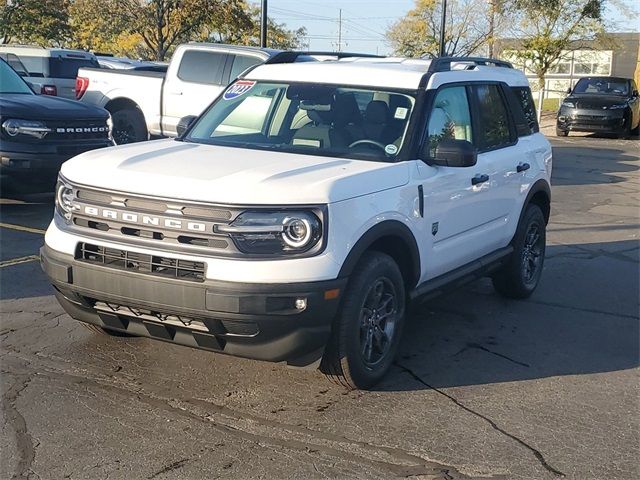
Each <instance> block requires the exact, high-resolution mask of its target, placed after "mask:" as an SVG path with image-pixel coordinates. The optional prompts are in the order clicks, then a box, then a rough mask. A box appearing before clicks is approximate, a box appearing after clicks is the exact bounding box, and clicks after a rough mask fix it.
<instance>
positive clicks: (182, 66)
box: [76, 43, 354, 144]
mask: <svg viewBox="0 0 640 480" xmlns="http://www.w3.org/2000/svg"><path fill="white" fill-rule="evenodd" d="M347 55H354V54H345V53H341V54H331V56H329V55H326V57H327V58H337V57H338V56H340V57H343V56H347ZM310 60H314V57H313V53H309V52H286V51H280V50H271V49H264V48H254V47H242V46H237V45H222V44H211V43H188V44H184V45H180V46H179V47H178V48H177V49H176V51H175V53H174V55H173V57H172V58H171V62H170V63H169V68H168V70H167V72H166V74H164V73H161V72H140V71H127V70H125V71H123V70H106V69H89V68H83V69H81V70H80V71H79V73H78V79H77V87H76V96H77V99H78V100H80V101H81V102H83V103H88V104H91V105H97V106H100V107H104V108H106V109H107V110H108V111H109V112H110V113H111V116H112V118H113V138H114V140H115V142H116V143H118V144H122V143H132V142H140V141H143V140H147V139H149V135H154V136H167V137H174V136H176V135H177V133H178V132H177V127H178V123H179V122H180V120H181V119H182V118H183V117H186V116H190V115H199V114H200V113H201V112H202V111H203V110H204V109H205V108H206V107H207V106H208V105H209V104H210V103H211V102H212V101H213V100H214V99H215V98H216V97H217V96H218V95H219V94H220V92H222V90H224V88H225V86H226V85H228V83H229V82H230V81H231V80H233V79H235V78H236V77H237V76H238V75H240V74H241V73H242V72H243V71H245V70H247V69H248V68H251V67H253V66H255V65H258V64H261V63H264V62H269V63H280V62H291V61H310Z"/></svg>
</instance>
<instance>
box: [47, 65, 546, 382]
mask: <svg viewBox="0 0 640 480" xmlns="http://www.w3.org/2000/svg"><path fill="white" fill-rule="evenodd" d="M551 168H552V159H551V148H550V146H549V143H548V141H547V140H546V139H545V137H544V136H542V135H541V134H540V133H539V132H538V125H537V123H536V115H535V111H534V106H533V102H532V98H531V92H530V90H529V86H528V83H527V79H526V78H525V76H524V75H523V74H522V73H521V72H519V71H518V70H515V69H513V68H511V65H510V64H508V63H506V62H500V61H497V60H488V59H476V58H438V59H434V60H414V59H343V60H340V61H334V62H322V63H301V64H277V65H261V66H258V67H256V68H254V69H252V70H250V71H249V72H247V73H245V74H244V75H243V76H242V78H240V79H239V80H237V81H236V82H234V83H233V84H232V85H230V86H229V87H228V88H227V89H226V90H225V91H224V92H223V93H222V94H221V95H220V96H219V97H218V98H217V99H216V100H215V101H214V102H213V103H212V104H211V106H210V107H209V108H208V109H207V110H205V112H204V113H203V114H202V115H201V116H200V117H199V118H198V119H197V120H196V121H195V122H193V123H192V124H191V125H190V126H189V127H188V128H187V130H186V131H185V132H184V133H183V134H182V135H181V136H180V137H178V138H177V139H169V140H158V141H153V142H144V143H138V144H133V145H123V146H118V147H113V148H109V149H107V150H102V151H96V152H88V153H85V154H82V155H80V156H78V157H76V158H74V159H72V160H70V161H68V162H66V163H65V164H64V165H63V167H62V171H61V175H60V178H59V184H58V188H57V194H56V212H55V216H54V219H53V221H52V223H51V225H50V227H49V229H48V231H47V234H46V238H45V242H46V244H45V246H44V247H43V249H42V251H41V258H42V266H43V269H44V271H45V272H46V273H47V274H48V276H49V277H50V279H51V281H52V283H53V285H54V286H55V289H56V296H57V298H58V300H59V301H60V303H61V304H62V306H63V307H64V309H65V310H66V311H67V312H68V313H69V315H71V316H72V317H73V318H75V319H78V320H80V321H81V322H83V323H84V324H86V325H87V326H88V327H89V328H91V329H92V330H94V331H96V332H100V333H106V334H110V335H139V336H146V337H151V338H154V339H159V340H164V341H168V342H174V343H178V344H182V345H188V346H192V347H196V348H203V349H208V350H212V351H216V352H223V353H227V354H231V355H238V356H243V357H250V358H254V359H260V360H270V361H286V362H287V363H289V364H292V365H299V366H302V365H309V364H315V365H318V366H319V368H320V369H321V370H322V371H323V372H324V373H326V374H327V375H328V376H329V377H330V378H332V379H333V380H335V381H338V382H340V383H342V384H344V385H345V386H347V387H349V388H367V387H369V386H371V385H373V384H374V383H376V382H377V381H379V380H380V379H381V378H382V376H383V375H384V374H385V372H387V370H388V369H389V367H390V365H391V364H392V361H393V358H394V355H395V353H396V350H397V348H398V343H399V340H400V336H401V332H402V327H403V322H404V319H405V314H406V311H407V306H408V304H409V302H410V301H412V300H414V299H417V298H419V297H421V298H424V297H425V296H428V295H431V294H435V293H438V292H442V291H444V290H445V289H446V288H447V287H448V286H451V285H455V286H457V285H460V284H461V283H462V282H463V281H466V280H469V279H473V278H478V277H480V276H483V275H490V276H491V278H492V279H493V284H494V285H495V288H496V290H497V291H498V292H499V293H501V294H503V295H506V296H508V297H512V298H525V297H528V296H529V295H531V294H532V292H533V291H534V289H535V288H536V286H537V284H538V282H539V280H540V276H541V273H542V267H543V261H544V253H545V227H546V224H547V222H548V219H549V209H550V176H551Z"/></svg>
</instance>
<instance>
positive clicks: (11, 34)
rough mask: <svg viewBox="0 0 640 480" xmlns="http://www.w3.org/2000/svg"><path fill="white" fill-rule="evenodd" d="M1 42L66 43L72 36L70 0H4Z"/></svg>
mask: <svg viewBox="0 0 640 480" xmlns="http://www.w3.org/2000/svg"><path fill="white" fill-rule="evenodd" d="M1 5H2V6H1V7H0V42H1V43H5V44H6V43H12V42H20V43H35V44H38V45H42V46H51V45H56V46H62V45H64V44H65V42H66V41H67V39H68V37H69V0H3V1H2V4H1Z"/></svg>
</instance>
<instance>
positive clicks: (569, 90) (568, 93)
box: [567, 87, 571, 95]
mask: <svg viewBox="0 0 640 480" xmlns="http://www.w3.org/2000/svg"><path fill="white" fill-rule="evenodd" d="M567 95H571V87H569V88H567Z"/></svg>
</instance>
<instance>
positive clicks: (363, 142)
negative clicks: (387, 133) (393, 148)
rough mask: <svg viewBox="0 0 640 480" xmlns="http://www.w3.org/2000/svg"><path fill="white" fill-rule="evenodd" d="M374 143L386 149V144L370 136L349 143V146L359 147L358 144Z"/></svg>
mask: <svg viewBox="0 0 640 480" xmlns="http://www.w3.org/2000/svg"><path fill="white" fill-rule="evenodd" d="M365 144H368V145H374V146H376V147H378V148H380V149H381V150H382V151H385V150H384V149H385V146H384V145H383V144H382V143H380V142H376V141H375V140H369V139H368V138H363V139H362V140H356V141H355V142H353V143H352V144H351V145H349V148H352V147H357V146H358V145H365Z"/></svg>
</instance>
